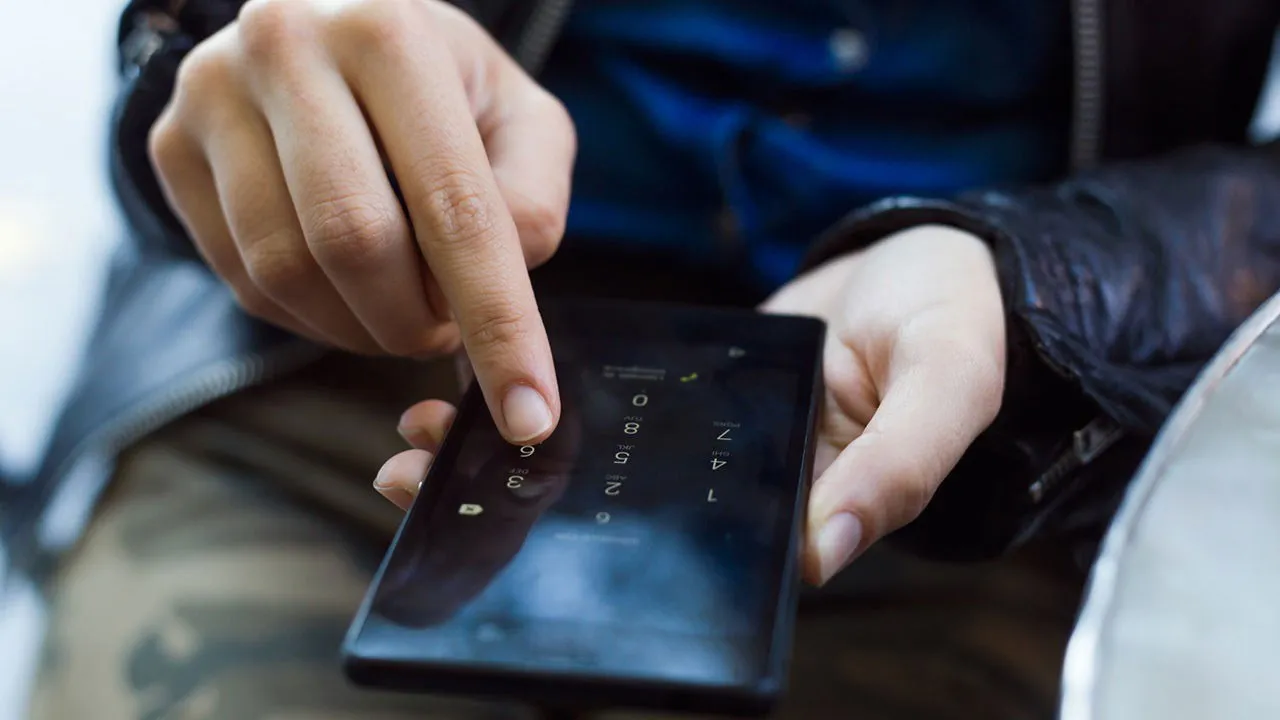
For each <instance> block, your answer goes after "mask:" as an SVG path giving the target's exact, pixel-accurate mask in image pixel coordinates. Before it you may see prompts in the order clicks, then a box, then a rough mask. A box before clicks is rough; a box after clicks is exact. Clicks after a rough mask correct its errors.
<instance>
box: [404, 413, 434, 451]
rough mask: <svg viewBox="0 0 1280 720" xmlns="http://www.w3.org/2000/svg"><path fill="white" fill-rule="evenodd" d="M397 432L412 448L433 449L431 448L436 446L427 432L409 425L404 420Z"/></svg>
mask: <svg viewBox="0 0 1280 720" xmlns="http://www.w3.org/2000/svg"><path fill="white" fill-rule="evenodd" d="M396 432H398V433H400V437H402V438H404V441H405V442H407V443H409V445H410V446H412V447H416V448H426V449H431V446H432V445H434V444H435V441H434V440H433V439H432V437H431V435H430V434H429V433H428V432H427V431H426V430H424V429H422V428H421V427H418V426H417V425H410V424H407V423H405V422H404V421H403V420H402V421H401V422H400V424H399V425H397V426H396Z"/></svg>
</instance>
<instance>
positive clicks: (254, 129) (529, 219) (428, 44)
mask: <svg viewBox="0 0 1280 720" xmlns="http://www.w3.org/2000/svg"><path fill="white" fill-rule="evenodd" d="M150 152H151V158H152V162H153V164H154V165H155V168H156V171H157V174H158V176H159V179H160V182H161V185H162V187H163V188H164V190H165V193H166V196H167V198H168V200H169V202H170V204H171V205H172V207H173V209H174V211H175V212H176V214H177V215H178V217H179V218H180V219H181V220H182V222H183V224H184V225H185V227H186V228H187V230H188V232H189V233H190V235H191V237H192V239H193V240H194V242H195V244H196V247H197V248H198V249H199V251H200V253H201V255H202V256H203V257H204V258H205V260H206V261H207V262H208V264H209V266H210V267H211V268H212V269H213V270H214V272H216V273H217V274H218V275H219V276H220V277H221V278H222V279H223V280H224V281H225V282H226V283H227V284H228V285H229V286H230V288H231V289H232V291H233V292H234V293H235V295H236V298H237V300H238V301H239V302H240V304H241V305H242V306H243V307H244V308H245V309H246V310H247V311H248V312H249V313H251V314H253V315H255V316H257V317H260V318H262V319H264V320H267V321H269V322H271V323H274V324H276V325H279V326H281V327H284V328H286V329H288V330H291V331H293V332H295V333H297V334H299V335H302V336H305V337H309V338H312V339H314V340H317V341H321V342H324V343H327V344H331V345H334V346H337V347H340V348H343V349H346V350H349V351H352V352H357V353H364V354H382V353H390V354H393V355H402V356H410V357H427V356H435V355H440V354H444V353H448V352H452V351H454V350H457V349H458V345H459V343H461V344H462V345H463V346H465V349H466V351H467V354H468V355H469V357H470V359H471V362H472V363H473V366H474V368H475V376H476V380H477V381H478V382H479V383H480V386H481V387H482V388H483V390H484V393H485V398H486V400H487V401H488V404H489V408H490V410H491V412H492V413H493V416H494V419H495V421H496V422H497V425H498V428H499V429H500V430H501V431H502V433H503V435H504V436H505V437H506V438H507V439H508V440H510V441H512V442H518V443H525V442H541V441H542V440H544V439H546V437H547V436H548V435H550V433H551V431H552V430H553V429H554V428H555V425H556V423H557V421H558V419H559V415H560V400H559V392H558V388H557V384H556V377H555V369H554V366H553V364H552V359H551V351H550V348H549V346H548V343H547V337H546V330H545V329H544V327H543V325H542V319H541V317H540V315H539V313H538V307H537V304H536V303H535V301H534V296H533V290H532V287H531V285H530V282H529V276H528V268H530V267H534V266H536V265H539V264H541V263H543V262H545V261H546V260H548V259H549V258H550V257H551V255H552V254H553V253H554V252H555V250H556V248H557V246H558V244H559V242H560V238H561V235H562V234H563V230H564V222H565V217H566V215H567V212H568V202H569V185H570V175H571V171H572V165H573V159H574V154H575V152H576V139H575V136H574V129H573V124H572V121H571V120H570V119H569V116H568V114H567V113H566V112H565V110H564V108H563V106H561V104H560V103H559V102H558V101H557V100H556V99H555V98H554V97H552V96H551V95H550V94H548V93H547V92H546V91H545V90H543V89H542V88H541V87H540V86H538V84H537V83H535V82H534V81H533V80H532V79H531V78H530V77H529V76H528V75H527V74H525V73H524V72H523V71H522V70H521V69H520V67H519V66H518V65H517V64H516V63H515V62H514V61H513V60H512V59H511V58H510V57H509V56H508V55H507V54H506V53H504V52H503V51H502V49H501V48H500V47H499V46H498V44H497V43H496V42H494V40H493V39H492V38H491V37H489V35H488V34H487V33H486V32H485V31H484V29H483V28H481V27H480V26H479V25H478V24H477V23H476V22H474V21H473V20H472V19H471V18H469V17H468V16H466V15H465V14H463V13H462V12H460V11H458V10H456V9H455V8H453V7H452V6H451V5H448V4H446V3H444V2H441V1H440V0H249V2H247V3H246V4H245V6H244V8H243V10H242V12H241V14H240V17H239V19H238V20H237V21H236V22H234V23H232V24H231V25H229V26H227V27H226V28H224V29H223V30H222V31H220V32H218V33H217V34H216V35H214V36H213V37H211V38H209V39H208V40H207V41H205V42H204V43H202V44H200V45H199V46H198V47H196V48H195V50H193V51H192V52H191V54H190V55H189V56H188V57H187V58H186V59H185V61H184V62H183V64H182V66H181V68H180V70H179V73H178V81H177V86H176V89H175V91H174V96H173V100H172V101H171V102H170V104H169V106H168V107H167V108H166V109H165V111H164V113H163V114H162V115H161V117H160V119H159V120H158V121H157V123H156V125H155V127H154V129H153V130H152V133H151V138H150ZM389 173H391V174H394V177H395V178H396V180H397V182H398V184H399V187H400V192H401V195H402V196H403V200H404V203H403V206H402V205H401V202H400V200H399V199H398V198H397V196H396V193H395V191H394V190H393V186H392V183H391V180H390V179H389Z"/></svg>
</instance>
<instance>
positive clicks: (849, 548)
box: [818, 512, 862, 584]
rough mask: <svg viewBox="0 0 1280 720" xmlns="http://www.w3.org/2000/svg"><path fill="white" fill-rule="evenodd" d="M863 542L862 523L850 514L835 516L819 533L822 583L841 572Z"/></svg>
mask: <svg viewBox="0 0 1280 720" xmlns="http://www.w3.org/2000/svg"><path fill="white" fill-rule="evenodd" d="M861 542H862V523H860V522H858V518H856V517H854V516H853V515H852V514H850V513H847V512H845V513H840V514H838V515H833V516H832V517H831V518H830V519H829V520H827V523H826V524H825V525H823V526H822V530H820V531H819V532H818V561H819V566H820V567H819V574H820V575H821V580H820V581H821V583H823V584H825V583H826V582H827V581H828V580H830V579H831V578H832V577H834V576H835V574H836V573H838V572H840V571H841V570H842V569H843V568H844V566H845V565H847V564H848V563H849V560H851V559H852V558H853V553H854V552H856V551H857V550H858V544H859V543H861Z"/></svg>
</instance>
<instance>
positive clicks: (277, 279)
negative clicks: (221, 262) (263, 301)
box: [244, 238, 314, 304]
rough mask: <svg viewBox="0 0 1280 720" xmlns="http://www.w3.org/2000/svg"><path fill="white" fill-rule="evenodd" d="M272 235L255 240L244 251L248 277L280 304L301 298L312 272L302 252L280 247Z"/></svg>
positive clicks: (312, 275)
mask: <svg viewBox="0 0 1280 720" xmlns="http://www.w3.org/2000/svg"><path fill="white" fill-rule="evenodd" d="M280 245H281V244H279V243H276V242H273V240H272V239H271V238H268V239H266V240H263V241H260V242H257V243H254V244H253V245H250V246H249V247H248V248H246V249H245V251H244V264H245V268H246V270H247V271H248V274H249V278H250V279H251V280H252V281H253V284H254V285H255V286H256V287H258V288H259V289H260V290H261V291H262V292H263V294H265V295H266V296H267V298H269V299H272V300H275V301H276V302H280V303H283V304H288V303H289V301H290V300H292V299H295V298H298V297H300V296H301V295H302V294H303V293H304V292H305V290H306V288H307V287H308V286H309V285H310V283H311V281H312V279H313V277H314V273H313V272H312V269H311V267H310V265H311V263H310V262H309V258H307V257H305V256H304V255H305V253H304V252H300V251H298V250H295V249H294V248H292V247H291V246H286V247H283V248H282V247H281V246H280Z"/></svg>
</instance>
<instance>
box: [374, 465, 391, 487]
mask: <svg viewBox="0 0 1280 720" xmlns="http://www.w3.org/2000/svg"><path fill="white" fill-rule="evenodd" d="M387 464H388V465H390V463H387ZM373 486H374V487H375V488H376V489H378V490H390V489H391V488H393V487H395V485H394V484H393V483H392V482H391V474H390V473H388V472H387V466H386V465H383V466H382V468H380V469H379V470H378V476H377V477H375V478H374V479H373Z"/></svg>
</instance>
